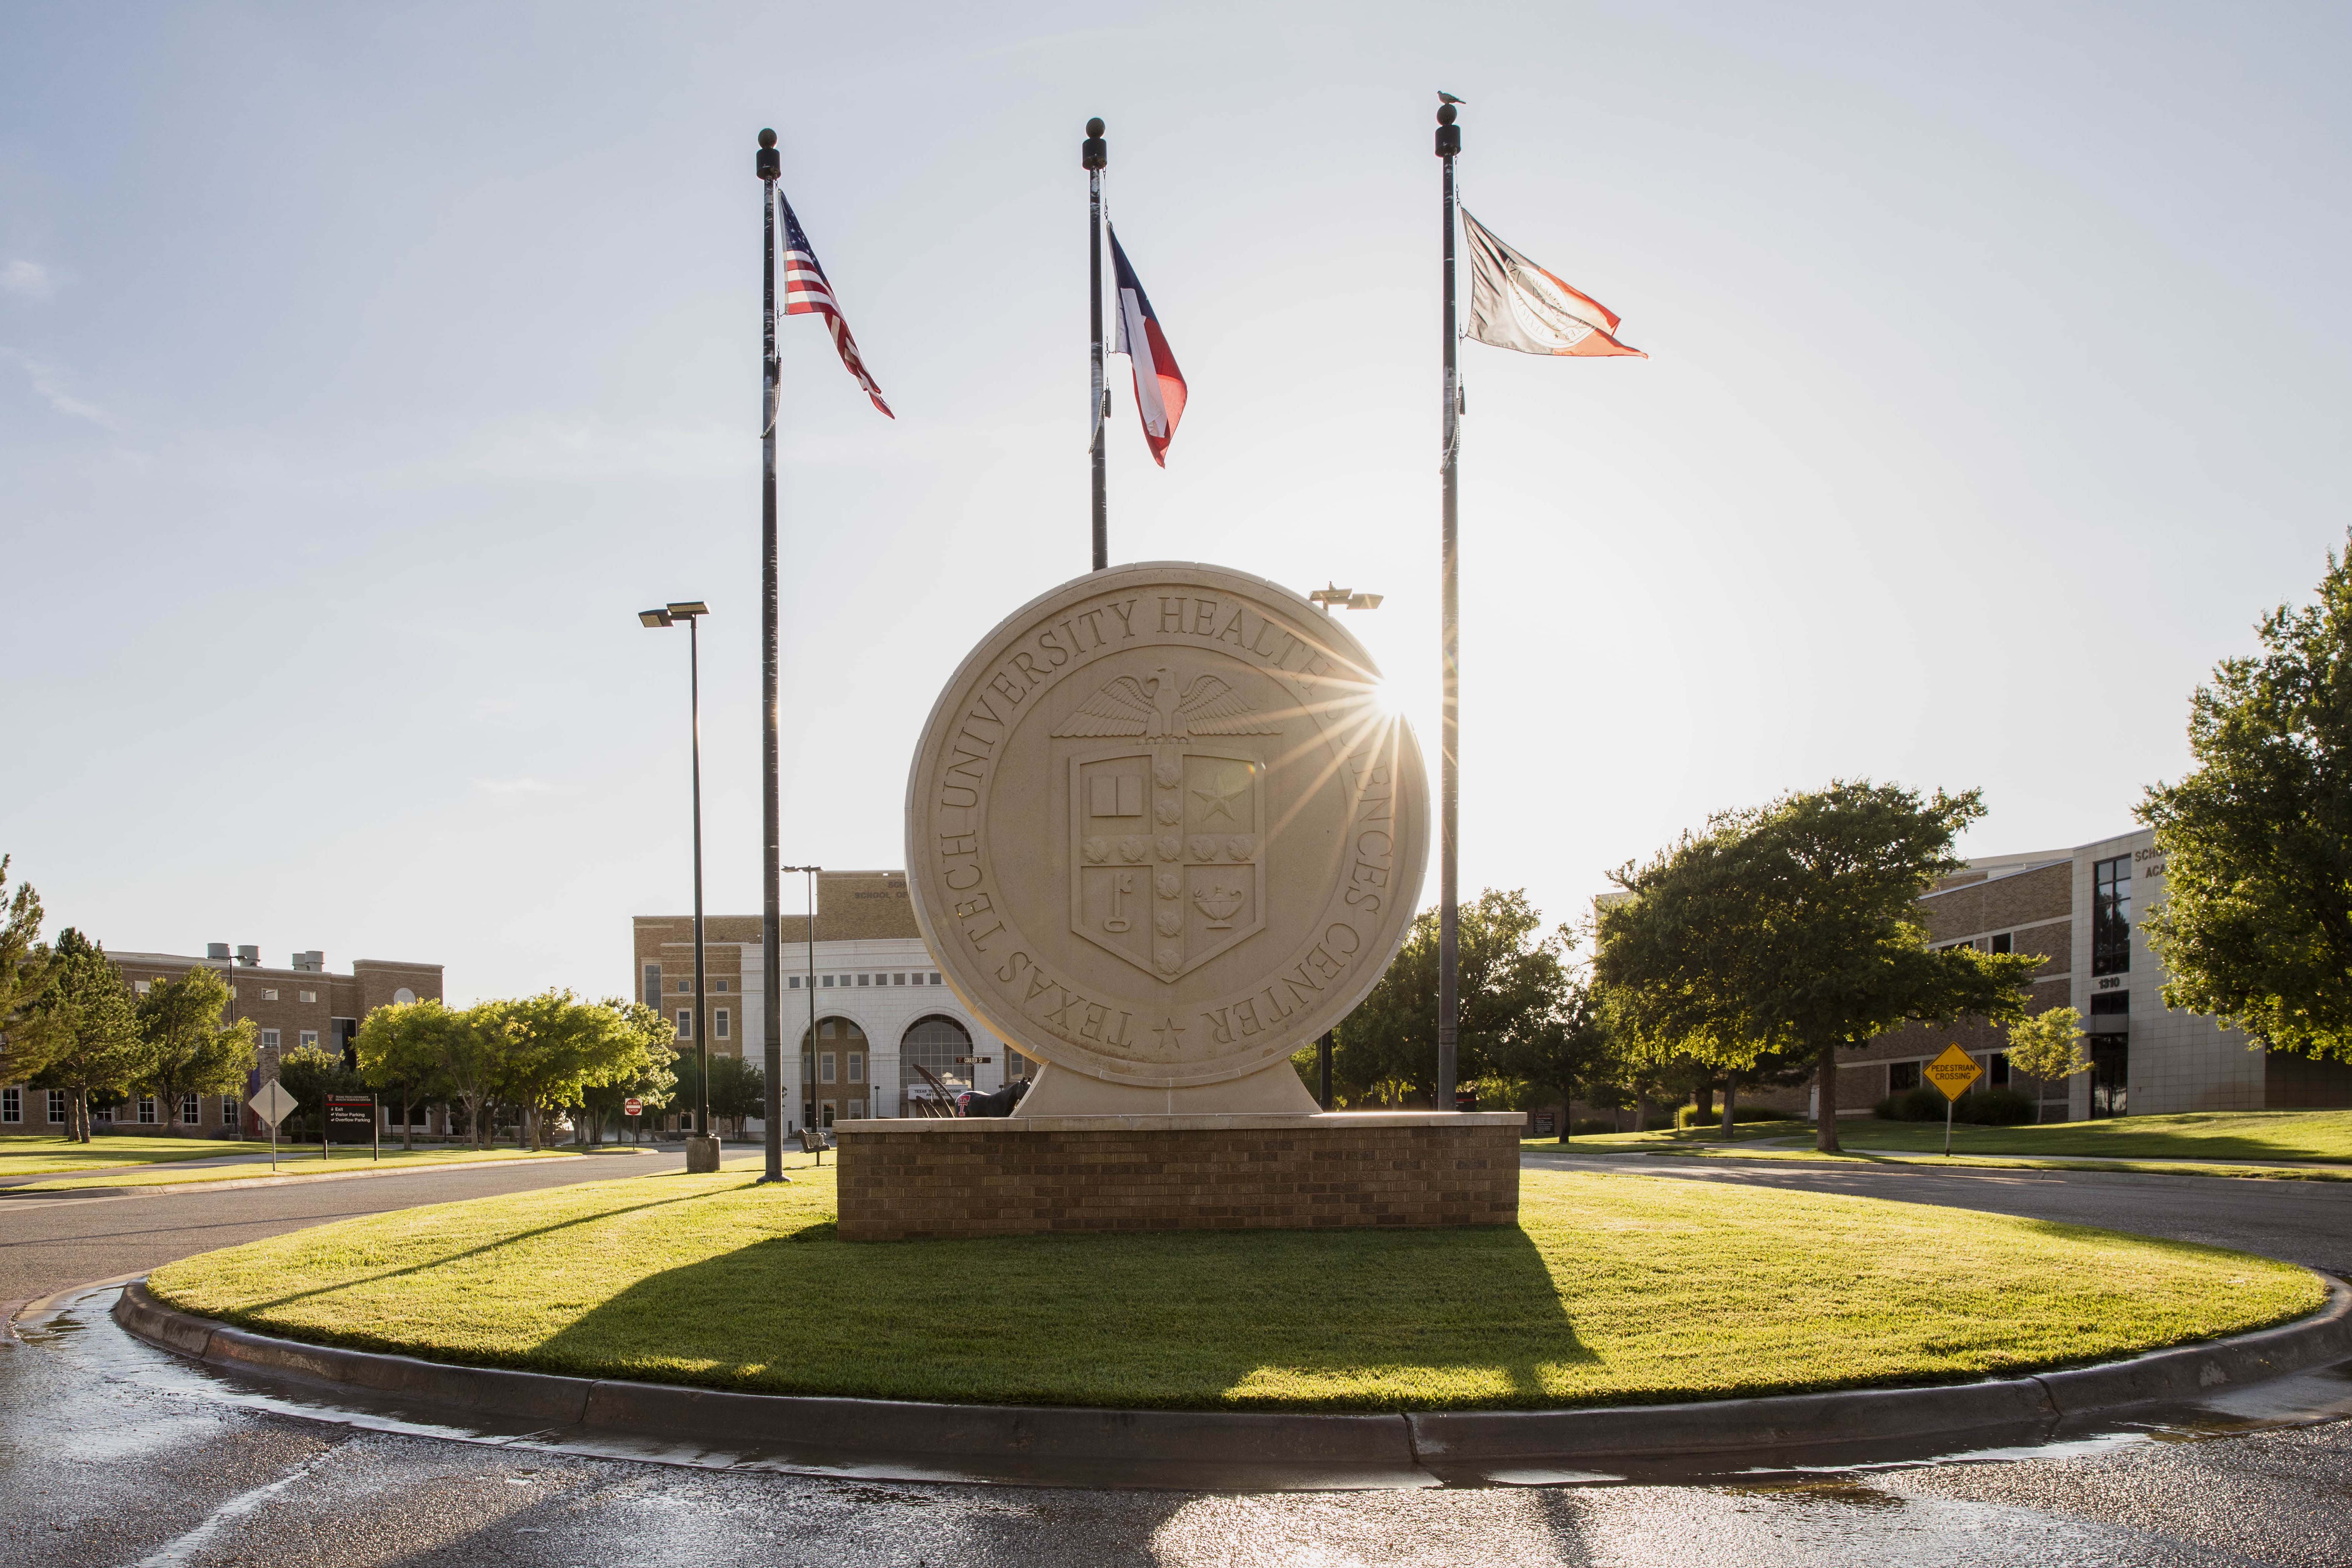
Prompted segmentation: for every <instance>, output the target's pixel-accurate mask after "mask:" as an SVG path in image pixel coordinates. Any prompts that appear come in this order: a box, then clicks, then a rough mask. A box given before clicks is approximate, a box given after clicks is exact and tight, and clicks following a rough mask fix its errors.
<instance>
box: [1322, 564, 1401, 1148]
mask: <svg viewBox="0 0 2352 1568" xmlns="http://www.w3.org/2000/svg"><path fill="white" fill-rule="evenodd" d="M1307 597H1308V598H1309V599H1311V600H1313V601H1314V602H1315V603H1316V604H1318V605H1322V606H1323V616H1324V618H1325V619H1327V620H1328V619H1329V618H1330V615H1331V610H1332V606H1334V605H1342V606H1345V607H1346V608H1348V609H1350V610H1377V609H1379V608H1380V607H1381V599H1382V598H1383V597H1385V595H1380V594H1360V593H1358V592H1356V590H1354V589H1353V588H1342V587H1339V586H1338V585H1336V584H1332V583H1330V582H1328V580H1327V581H1326V582H1325V584H1324V585H1323V586H1322V587H1320V588H1318V589H1316V590H1315V592H1313V593H1311V594H1309V595H1307ZM1337 1043H1338V1032H1337V1031H1336V1030H1332V1029H1326V1030H1324V1031H1323V1037H1322V1038H1321V1039H1319V1040H1318V1041H1316V1042H1315V1068H1316V1077H1317V1079H1318V1082H1317V1084H1316V1089H1315V1103H1316V1104H1318V1105H1319V1106H1321V1107H1322V1108H1323V1109H1324V1110H1330V1109H1331V1050H1332V1047H1333V1046H1334V1045H1336V1044H1337Z"/></svg>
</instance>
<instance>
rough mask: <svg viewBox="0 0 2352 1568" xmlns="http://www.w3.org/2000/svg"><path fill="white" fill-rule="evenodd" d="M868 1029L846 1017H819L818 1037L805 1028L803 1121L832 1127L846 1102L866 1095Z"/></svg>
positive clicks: (817, 1125)
mask: <svg viewBox="0 0 2352 1568" xmlns="http://www.w3.org/2000/svg"><path fill="white" fill-rule="evenodd" d="M865 1098H866V1031H865V1030H863V1029H861V1028H859V1027H858V1026H856V1025H855V1024H853V1023H851V1022H850V1021H849V1020H848V1019H846V1018H840V1017H835V1018H819V1019H818V1020H817V1021H816V1039H815V1040H814V1042H812V1041H811V1040H810V1039H809V1032H808V1030H806V1029H805V1028H803V1030H802V1031H801V1122H800V1124H801V1125H802V1126H803V1127H830V1126H832V1125H833V1119H834V1117H835V1115H837V1114H846V1112H844V1111H842V1110H840V1107H841V1106H842V1104H843V1103H844V1102H845V1101H847V1100H864V1099H865Z"/></svg>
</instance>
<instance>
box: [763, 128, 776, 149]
mask: <svg viewBox="0 0 2352 1568" xmlns="http://www.w3.org/2000/svg"><path fill="white" fill-rule="evenodd" d="M775 144H776V133H775V132H772V131H762V132H760V145H761V146H762V147H772V146H774V145H775Z"/></svg>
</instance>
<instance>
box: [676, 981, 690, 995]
mask: <svg viewBox="0 0 2352 1568" xmlns="http://www.w3.org/2000/svg"><path fill="white" fill-rule="evenodd" d="M677 990H678V994H679V995H681V996H683V995H684V994H686V993H687V991H688V984H687V983H686V982H685V981H683V980H681V981H679V982H678V983H677Z"/></svg>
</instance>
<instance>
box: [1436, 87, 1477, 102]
mask: <svg viewBox="0 0 2352 1568" xmlns="http://www.w3.org/2000/svg"><path fill="white" fill-rule="evenodd" d="M1437 101H1438V102H1440V103H1467V102H1469V101H1470V100H1468V99H1466V98H1456V97H1454V95H1453V94H1452V93H1450V92H1446V91H1444V90H1443V89H1441V90H1440V91H1439V92H1438V95H1437Z"/></svg>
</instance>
